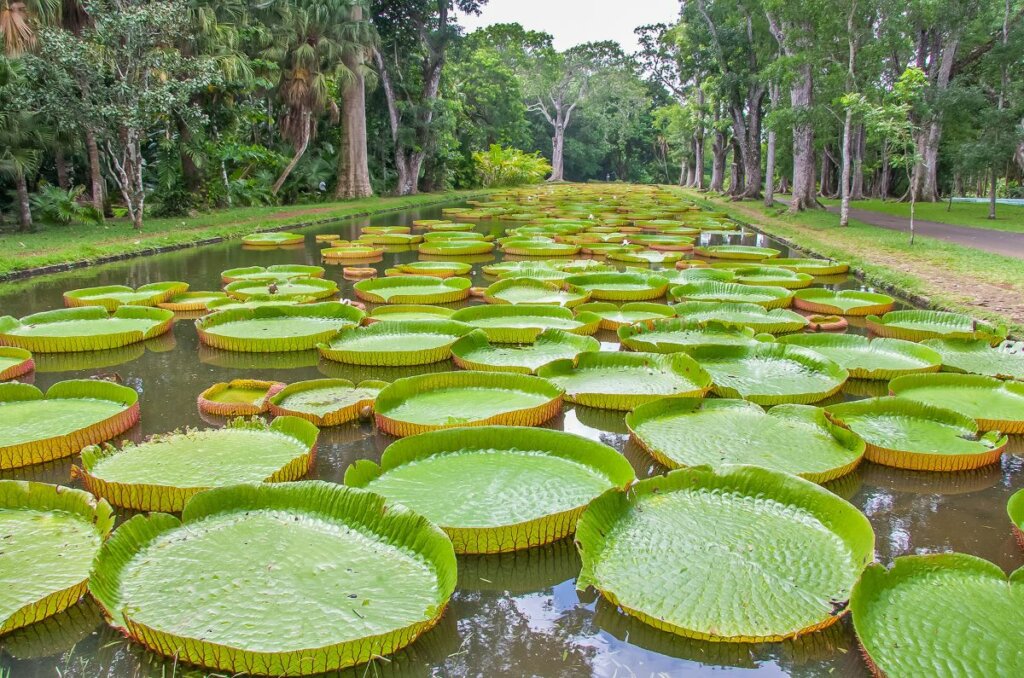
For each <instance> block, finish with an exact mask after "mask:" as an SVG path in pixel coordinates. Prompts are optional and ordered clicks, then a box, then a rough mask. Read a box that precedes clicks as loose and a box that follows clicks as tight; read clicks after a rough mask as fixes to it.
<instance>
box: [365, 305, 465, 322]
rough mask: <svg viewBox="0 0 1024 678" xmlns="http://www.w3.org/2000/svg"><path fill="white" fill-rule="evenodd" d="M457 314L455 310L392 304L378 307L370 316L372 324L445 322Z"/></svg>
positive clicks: (368, 318) (440, 307) (369, 319)
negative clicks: (409, 321)
mask: <svg viewBox="0 0 1024 678" xmlns="http://www.w3.org/2000/svg"><path fill="white" fill-rule="evenodd" d="M453 313H455V310H454V309H451V308H444V307H443V306H429V305H423V304H392V305H389V306H378V307H377V308H375V309H373V311H371V312H370V314H369V315H368V316H366V319H367V321H370V322H385V321H387V322H391V321H406V320H444V319H445V318H449V317H451V315H452V314H453Z"/></svg>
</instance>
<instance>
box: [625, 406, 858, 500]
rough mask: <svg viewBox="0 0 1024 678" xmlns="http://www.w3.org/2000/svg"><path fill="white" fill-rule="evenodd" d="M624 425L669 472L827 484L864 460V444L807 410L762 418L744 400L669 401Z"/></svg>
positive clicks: (786, 409)
mask: <svg viewBox="0 0 1024 678" xmlns="http://www.w3.org/2000/svg"><path fill="white" fill-rule="evenodd" d="M626 425H627V426H629V431H630V433H631V434H632V436H633V440H635V441H636V442H637V443H638V444H639V445H640V447H642V448H643V449H644V450H645V451H646V452H647V453H648V454H650V455H651V456H652V457H654V458H655V459H656V460H657V461H658V462H659V463H661V464H662V465H664V466H667V467H668V468H680V467H685V466H703V465H708V466H714V467H718V466H721V465H723V464H751V465H754V466H761V467H763V468H769V469H774V470H776V471H783V472H785V473H792V474H794V475H798V476H800V477H802V478H806V479H807V480H810V481H812V482H816V483H826V482H829V481H830V480H834V479H836V478H838V477H840V476H843V475H846V474H847V473H850V472H851V471H853V470H854V469H855V468H856V467H857V466H858V465H859V464H860V461H861V459H862V458H863V456H864V441H863V440H861V439H860V438H858V437H857V436H856V434H854V433H851V432H850V431H848V430H846V429H844V428H842V427H841V426H837V425H835V424H833V423H832V422H831V421H829V419H828V418H827V417H826V416H825V413H824V411H823V410H821V409H820V408H817V407H812V406H810V405H777V406H775V407H773V408H771V409H770V410H768V411H767V412H766V411H765V410H764V409H762V408H761V407H760V406H758V405H755V404H754V403H751V402H747V401H746V400H728V399H719V398H709V399H701V400H698V399H690V398H666V399H664V400H657V401H654V402H652V403H648V404H646V405H641V406H640V407H638V408H636V409H635V410H633V412H631V413H629V414H628V415H626Z"/></svg>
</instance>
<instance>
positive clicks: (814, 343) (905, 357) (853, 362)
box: [777, 334, 942, 380]
mask: <svg viewBox="0 0 1024 678" xmlns="http://www.w3.org/2000/svg"><path fill="white" fill-rule="evenodd" d="M777 341H778V342H779V343H782V344H788V345H791V346H802V347H804V348H808V349H811V350H812V351H817V352H818V353H820V354H821V355H823V356H825V357H826V358H829V359H830V360H834V361H836V362H837V363H839V364H840V365H842V366H843V367H845V368H846V369H847V370H849V372H850V378H851V379H882V380H888V379H893V378H895V377H901V376H903V375H905V374H917V373H920V372H937V371H938V370H939V366H940V365H941V364H942V358H941V356H939V354H938V353H936V352H935V351H933V350H931V349H930V348H927V347H925V346H921V345H920V344H915V343H913V342H910V341H903V340H902V339H874V340H869V339H868V338H867V337H862V336H859V335H855V334H791V335H788V336H785V337H779V338H778V340H777Z"/></svg>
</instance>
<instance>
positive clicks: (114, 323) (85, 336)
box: [0, 306, 174, 353]
mask: <svg viewBox="0 0 1024 678" xmlns="http://www.w3.org/2000/svg"><path fill="white" fill-rule="evenodd" d="M173 322H174V312H173V311H166V310H164V309H162V308H148V307H145V306H119V307H118V308H117V310H115V311H114V312H112V313H107V311H106V309H104V308H101V307H99V306H85V307H82V308H62V309H58V310H56V311H43V312H42V313H34V314H32V315H27V316H25V317H24V318H21V319H20V320H18V319H16V318H12V317H11V316H9V315H5V316H3V317H0V342H2V343H4V344H7V345H8V346H17V347H18V348H23V349H25V350H27V351H32V352H33V353H73V352H76V351H100V350H104V349H108V348H120V347H122V346H127V345H129V344H135V343H138V342H140V341H145V340H147V339H152V338H153V337H157V336H160V335H161V334H163V333H165V332H167V331H168V330H170V329H171V325H172V324H173Z"/></svg>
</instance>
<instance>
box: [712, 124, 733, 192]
mask: <svg viewBox="0 0 1024 678" xmlns="http://www.w3.org/2000/svg"><path fill="white" fill-rule="evenodd" d="M720 119H721V116H720V113H719V111H718V107H717V105H716V107H715V117H714V120H715V140H714V141H713V142H712V144H711V185H710V190H712V191H716V192H718V193H721V192H722V191H723V189H724V187H725V156H726V154H727V153H728V152H729V140H728V139H727V138H726V134H725V132H724V131H722V130H721V129H719V127H718V122H719V121H720Z"/></svg>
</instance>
